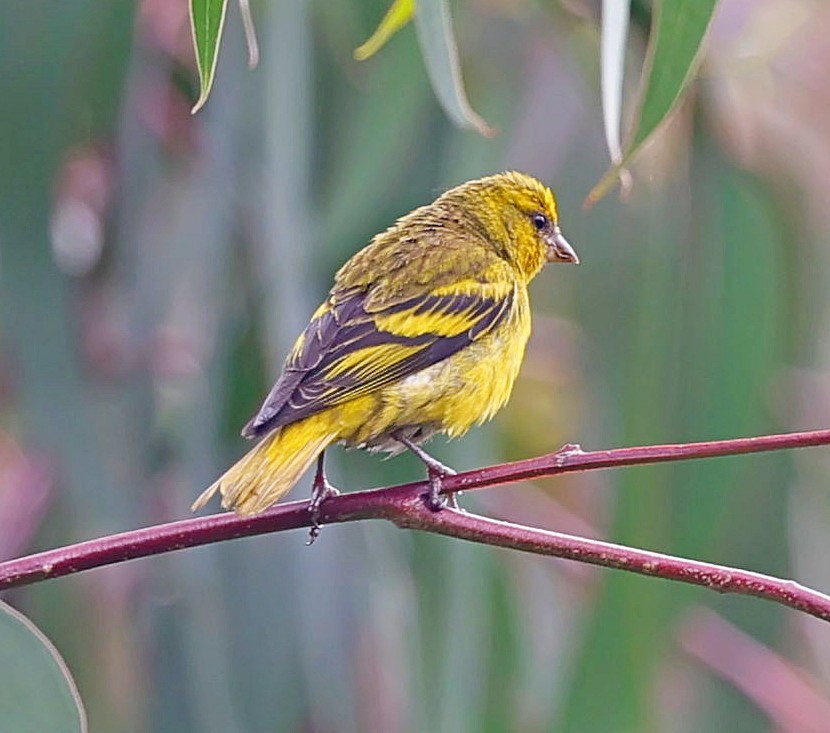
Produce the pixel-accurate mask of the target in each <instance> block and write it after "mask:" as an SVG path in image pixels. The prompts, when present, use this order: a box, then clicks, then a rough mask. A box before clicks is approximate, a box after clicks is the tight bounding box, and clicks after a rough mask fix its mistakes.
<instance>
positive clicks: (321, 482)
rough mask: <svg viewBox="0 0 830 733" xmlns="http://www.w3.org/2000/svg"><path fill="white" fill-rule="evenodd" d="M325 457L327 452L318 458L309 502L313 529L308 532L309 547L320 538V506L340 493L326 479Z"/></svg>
mask: <svg viewBox="0 0 830 733" xmlns="http://www.w3.org/2000/svg"><path fill="white" fill-rule="evenodd" d="M325 456H326V452H325V451H322V452H321V453H320V455H319V456H318V457H317V472H316V473H315V474H314V482H313V483H312V484H311V498H310V499H309V500H308V512H309V514H311V529H310V530H309V532H308V542H306V544H307V545H311V544H314V540H316V539H317V537H319V536H320V506H321V505H322V503H323V502H324V501H325V500H326V499H328V498H329V497H330V496H337V495H338V494H339V493H340V492H339V491H338V490H337V489H336V488H335V487H334V486H332V485H331V484H330V483H329V480H328V479H327V478H326V467H325V463H324V461H325Z"/></svg>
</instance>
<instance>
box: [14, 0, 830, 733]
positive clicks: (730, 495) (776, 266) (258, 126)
mask: <svg viewBox="0 0 830 733" xmlns="http://www.w3.org/2000/svg"><path fill="white" fill-rule="evenodd" d="M385 9H386V3H385V2H382V1H381V0H366V1H365V2H356V0H344V1H342V2H325V1H317V2H307V1H306V0H291V2H287V1H285V0H273V1H269V2H263V3H260V4H258V5H255V7H254V13H255V19H256V22H257V28H258V33H259V39H260V43H261V47H262V63H261V65H260V67H259V68H258V69H256V70H255V71H253V72H250V71H248V70H247V68H246V52H245V45H244V39H243V35H242V30H241V23H240V19H239V13H238V10H237V8H236V6H235V5H234V4H233V3H231V6H230V9H229V17H228V22H227V27H226V34H225V41H224V45H223V48H222V51H221V53H220V60H219V68H218V71H217V76H216V82H215V86H214V90H213V94H212V96H211V98H210V100H209V102H208V104H207V105H206V107H205V108H204V110H203V111H202V112H200V113H199V114H198V115H196V116H195V117H194V116H191V115H190V107H191V105H192V102H193V100H194V99H195V97H196V87H195V78H196V77H195V72H194V67H193V62H192V53H193V52H192V48H191V38H190V30H189V26H188V22H187V6H186V3H185V2H184V0H182V2H171V1H170V0H137V1H136V2H111V1H110V0H73V2H59V1H58V0H41V1H40V2H37V3H31V2H26V1H25V0H5V2H3V3H2V4H0V70H1V73H0V100H2V101H1V102H0V298H2V320H0V551H2V553H3V556H4V558H8V557H14V556H17V555H20V554H23V553H26V552H30V551H35V550H38V549H44V548H49V547H55V546H58V545H61V544H66V543H69V542H73V541H78V540H81V539H85V538H89V537H94V536H98V535H102V534H106V533H110V532H116V531H122V530H126V529H130V528H134V527H139V526H144V525H147V524H151V523H156V522H161V521H168V520H173V519H178V518H183V517H185V516H187V515H188V506H189V504H190V502H191V501H192V500H193V499H194V498H195V497H196V496H197V495H198V494H199V493H200V491H201V490H202V489H203V488H204V487H205V486H206V485H207V484H208V483H210V482H211V481H212V480H213V478H215V477H216V476H217V475H218V473H219V472H221V470H222V468H223V467H225V466H227V465H228V464H229V463H230V462H231V461H232V460H233V459H234V458H235V457H237V456H239V455H240V454H241V452H242V451H243V450H244V449H245V444H244V441H242V439H241V438H238V437H237V436H238V430H239V427H240V426H241V425H242V423H243V422H244V421H245V420H246V419H247V418H248V417H249V415H250V414H251V413H252V412H253V411H254V410H255V409H256V407H257V406H258V404H259V400H260V398H261V396H262V394H263V393H264V391H265V390H266V389H267V388H268V386H269V385H270V381H271V380H272V379H273V377H275V376H276V374H277V372H278V369H279V367H280V364H281V362H282V358H283V355H284V354H285V352H286V349H287V348H288V346H289V345H290V343H291V342H293V339H294V336H295V335H296V333H297V332H298V331H299V330H300V329H301V328H302V326H303V325H304V324H305V321H306V319H307V318H308V316H309V315H310V313H311V312H312V310H313V309H314V307H315V306H316V304H317V303H318V302H319V300H320V299H321V298H322V297H323V295H324V293H325V291H326V290H327V288H328V286H329V283H330V278H331V275H332V273H333V271H334V270H335V268H336V267H338V266H339V265H340V264H341V263H342V262H343V261H344V260H345V259H346V258H347V257H348V256H349V255H350V254H352V253H353V252H355V251H356V250H357V249H359V248H360V247H362V246H363V245H364V244H366V242H367V241H368V239H369V238H370V237H371V235H372V234H374V233H375V232H376V231H379V230H380V229H382V228H384V227H386V226H387V225H389V224H390V223H391V222H392V221H393V220H394V219H395V217H397V216H399V215H401V214H403V213H405V212H406V211H408V210H409V209H411V208H413V207H414V206H417V205H420V204H422V203H425V202H428V201H430V200H432V199H433V198H434V197H435V196H436V195H437V194H438V193H439V192H440V191H442V190H443V189H445V188H446V187H449V186H451V185H454V184H456V183H459V182H461V181H463V180H465V179H468V178H472V177H476V176H479V175H483V174H486V173H490V172H494V171H498V170H503V169H508V168H515V169H520V170H524V171H527V172H529V173H532V174H535V175H537V176H539V177H540V178H542V179H543V180H545V181H546V182H548V183H549V184H550V185H551V186H553V187H554V189H555V190H556V192H557V194H558V197H559V200H560V210H561V216H562V225H563V229H564V231H565V233H566V234H567V236H568V238H569V239H570V241H571V242H572V243H573V244H574V245H575V246H576V248H577V249H578V251H579V254H580V256H581V258H582V261H583V264H582V265H581V266H580V267H579V268H560V267H551V268H548V270H546V271H545V272H544V273H543V274H542V275H541V276H540V277H539V278H538V279H537V280H536V281H535V282H534V284H533V288H532V298H533V304H534V313H535V322H534V328H535V330H534V336H533V338H532V340H531V343H530V346H529V352H528V356H527V361H526V364H525V367H524V369H523V372H522V376H521V378H520V381H519V383H518V384H517V387H516V391H515V394H514V398H513V400H512V402H511V403H510V405H509V406H508V408H506V409H505V410H504V412H503V413H501V414H500V415H499V417H498V418H497V419H496V420H495V421H494V422H493V423H492V424H491V425H489V426H486V427H484V428H481V429H479V430H476V431H474V432H473V433H471V434H470V435H468V436H467V437H466V438H465V439H463V440H462V441H459V442H457V443H453V444H447V445H445V444H443V442H442V441H441V440H440V439H439V440H437V441H435V443H434V444H433V447H434V449H435V452H436V454H437V455H439V457H441V458H442V459H444V460H446V461H448V462H449V463H450V464H452V465H454V466H455V467H456V468H472V467H475V466H479V465H484V464H486V463H492V462H498V461H502V460H507V459H513V458H520V457H529V456H532V455H536V454H539V453H542V452H548V451H551V450H554V449H556V448H557V447H559V446H560V445H561V444H563V443H565V442H579V443H581V444H582V445H583V447H585V448H605V447H613V446H622V445H635V444H640V443H658V442H682V441H689V440H706V439H715V438H727V437H736V436H744V435H753V434H762V433H767V432H775V431H784V430H788V429H807V428H813V427H827V425H828V422H827V420H826V418H825V417H824V415H825V413H826V412H827V411H828V409H830V376H829V375H830V372H828V369H830V333H828V326H830V297H828V293H830V287H828V285H829V284H830V246H829V245H830V207H828V205H827V202H828V200H830V83H828V82H827V80H826V72H825V70H826V69H827V68H828V65H830V40H828V39H830V11H828V8H827V6H826V5H824V4H822V3H819V2H810V1H808V0H763V2H749V0H724V1H723V2H722V3H721V5H720V7H719V11H718V13H717V15H716V18H715V20H714V24H713V27H712V29H711V33H710V36H709V39H708V43H707V46H706V53H705V56H704V62H703V67H702V71H701V79H700V80H698V81H697V82H696V84H695V86H694V87H693V89H692V92H691V93H690V94H689V95H688V96H687V98H686V99H685V101H684V103H683V105H682V106H681V109H680V110H679V111H678V113H677V114H676V115H675V116H674V118H673V120H672V122H671V124H670V125H668V126H667V127H665V128H664V129H663V131H662V132H661V134H660V135H659V136H658V138H657V139H655V140H654V141H653V142H652V143H651V144H650V145H649V146H648V147H647V149H646V151H645V152H644V154H643V156H641V158H640V159H639V162H638V164H637V166H636V168H635V171H634V173H635V181H636V185H635V188H634V190H633V194H632V196H631V198H630V200H628V201H627V202H625V203H623V202H620V201H619V200H617V199H616V198H613V197H611V198H609V199H607V200H604V201H603V202H601V203H600V204H599V205H597V206H596V207H595V208H594V209H593V210H591V211H589V212H586V211H583V210H582V208H581V202H582V199H583V198H584V196H585V195H586V193H587V192H588V190H589V189H590V188H591V186H592V185H593V184H594V183H595V182H596V181H597V179H598V178H599V177H600V176H601V175H602V173H603V172H604V170H605V168H606V167H607V165H608V161H607V153H606V152H605V145H604V141H603V135H602V127H601V112H600V109H599V90H598V74H599V72H598V61H597V59H598V3H595V2H587V1H586V2H581V1H580V0H570V1H569V2H561V3H559V2H544V3H536V2H521V1H519V0H512V1H511V0H464V1H463V2H459V3H457V4H455V5H454V6H453V12H454V20H455V27H456V31H457V34H458V41H459V46H460V52H461V58H462V63H463V70H464V77H465V81H466V85H467V90H468V93H469V96H470V99H471V102H472V104H473V106H474V107H475V108H476V110H477V111H478V112H480V113H481V114H482V116H483V117H484V118H485V119H486V120H487V121H488V122H490V123H491V124H494V125H496V126H497V127H498V128H499V130H500V134H499V135H498V136H497V137H495V138H494V139H490V140H488V139H484V138H482V137H480V136H478V135H476V134H475V133H471V132H464V131H460V130H458V129H456V128H453V127H452V126H451V125H450V124H449V123H448V121H447V120H446V118H445V116H444V114H443V112H442V111H441V110H440V108H439V107H438V105H437V103H436V101H435V98H434V95H433V93H432V91H431V89H430V87H429V84H428V81H427V78H426V74H425V72H424V68H423V62H422V59H421V57H420V53H419V50H418V47H417V43H416V40H415V33H414V30H413V28H411V27H409V28H407V29H405V30H404V31H402V32H401V33H400V34H399V35H398V36H396V37H395V38H394V39H393V41H392V42H391V43H390V44H389V45H388V46H387V47H386V48H384V49H383V50H382V51H381V52H380V53H379V54H378V55H377V56H376V57H374V58H372V59H371V60H369V61H368V62H364V63H361V64H358V63H357V62H355V61H354V60H353V59H352V56H351V53H352V50H353V49H354V48H355V47H356V46H357V45H358V44H359V43H361V42H362V41H363V40H365V38H366V37H367V36H368V35H369V34H370V33H371V31H372V30H373V29H374V27H375V26H376V24H377V23H378V21H379V20H380V18H381V17H382V15H383V13H384V11H385ZM640 15H642V13H641V14H640ZM634 20H635V22H634V25H633V27H632V43H631V48H630V62H631V73H630V74H629V77H630V80H631V81H630V82H629V87H630V89H629V92H628V95H629V97H632V98H633V96H634V94H635V91H636V83H637V81H636V80H637V76H638V73H639V68H640V65H641V63H642V56H643V51H644V43H645V37H646V25H645V21H644V19H643V17H640V16H637V15H635V19H634ZM331 458H332V460H331V471H332V477H333V478H334V480H335V483H337V484H339V485H341V486H345V487H349V488H358V487H366V486H376V485H382V484H385V483H392V482H399V481H404V480H412V479H413V478H416V477H419V476H420V475H421V468H420V466H419V465H418V463H417V461H415V460H411V459H410V458H409V457H408V456H402V457H400V458H397V459H394V460H392V461H388V462H380V461H379V460H378V459H377V458H376V457H372V456H365V455H362V454H358V453H345V452H342V451H339V450H335V451H333V452H332V456H331ZM828 471H830V463H828V460H827V453H826V451H823V450H821V449H817V450H814V451H805V452H802V453H797V454H780V455H765V456H749V457H744V458H734V459H723V460H719V461H707V462H694V463H688V464H682V465H674V466H663V467H648V468H634V469H626V470H620V471H613V472H603V473H597V472H595V473H591V474H588V475H584V476H569V477H563V478H559V479H556V480H546V481H539V482H537V483H534V484H530V483H528V484H526V485H516V486H512V487H509V488H501V489H498V488H497V489H493V490H490V491H487V492H478V493H477V494H476V495H475V496H467V497H465V498H464V499H463V502H464V503H465V504H466V505H467V506H468V507H470V508H471V509H475V510H480V511H482V512H485V513H487V514H490V515H493V516H498V517H503V518H507V519H511V520H514V521H519V522H526V523H530V524H534V525H537V526H543V527H548V528H553V529H560V530H564V531H571V532H575V533H579V534H587V535H591V536H597V537H607V538H611V539H613V540H614V541H618V542H624V543H630V544H634V545H637V546H641V547H647V548H652V549H657V550H660V551H664V552H671V553H680V554H684V555H690V556H693V557H696V558H700V559H705V560H710V561H714V562H721V563H725V564H733V565H739V566H741V567H746V568H749V569H753V570H758V571H761V572H767V573H773V574H782V575H785V576H788V577H795V578H797V579H798V580H800V581H801V582H804V583H806V584H811V585H813V586H815V587H818V588H824V589H828V588H830V566H828V565H827V563H826V558H827V556H828V552H830V533H828V528H830V500H828V494H827V491H826V486H827V482H828ZM306 490H307V482H303V483H302V485H301V486H299V487H298V488H297V490H296V491H295V493H294V496H296V497H302V496H305V492H306ZM304 541H305V534H304V533H302V532H294V533H286V534H281V535H276V536H270V537H264V538H260V539H255V540H254V539H252V540H241V541H234V542H229V543H225V544H222V545H217V546H213V547H208V548H204V549H199V550H191V551H187V552H182V553H177V554H173V555H169V556H165V557H157V558H152V559H148V560H143V561H138V562H133V563H129V564H125V565H120V566H117V567H112V568H107V569H102V570H98V571H94V572H90V573H87V574H84V575H81V576H76V577H69V578H65V579H62V580H56V581H51V582H49V583H45V584H42V585H37V586H33V587H30V588H24V589H21V590H18V591H14V592H11V593H8V594H6V596H5V600H7V601H9V602H10V603H12V604H13V605H14V606H15V607H17V608H19V609H20V610H22V611H23V612H24V613H26V614H27V615H28V616H29V617H30V618H31V619H33V620H34V621H35V622H36V623H37V624H38V625H39V626H40V627H41V629H43V631H44V632H45V633H46V634H47V635H48V636H49V638H50V639H51V640H52V641H53V642H54V643H55V645H56V646H57V648H58V649H59V650H60V651H61V653H62V654H63V655H64V657H65V658H66V661H67V663H68V665H69V667H70V669H71V670H72V672H73V673H74V675H75V678H76V680H77V682H78V686H79V688H80V692H81V695H82V697H83V699H84V701H85V703H86V706H87V709H88V712H89V716H90V728H91V730H93V731H116V730H117V731H128V732H131V731H136V732H137V731H159V732H160V733H161V732H167V731H170V732H172V731H175V732H176V733H188V732H189V731H193V732H194V733H195V732H196V731H199V732H200V733H203V732H208V733H210V732H213V731H215V732H216V733H219V732H220V731H221V732H222V733H237V732H239V733H242V732H245V733H247V732H249V731H250V732H251V733H265V732H267V731H292V732H293V731H302V732H306V731H309V732H310V731H313V732H314V733H318V732H319V733H328V732H329V731H337V732H340V731H343V732H344V733H349V732H352V731H361V732H362V731H367V732H370V731H384V732H390V733H394V732H396V731H401V732H403V731H430V732H435V733H439V732H447V733H449V732H452V733H455V732H459V733H463V732H466V731H469V732H471V733H472V732H476V733H478V732H479V731H492V732H493V733H496V732H499V731H520V732H522V733H524V732H526V733H535V732H536V731H568V732H570V731H574V732H577V733H582V732H583V731H584V732H585V733H598V732H599V733H601V732H605V731H607V732H609V733H610V732H621V733H627V732H629V731H631V732H634V731H638V732H639V731H646V732H647V731H655V732H656V731H672V732H676V731H680V732H681V733H682V732H683V731H713V732H715V731H717V732H720V731H726V730H728V731H753V732H754V731H816V732H817V733H818V732H820V731H824V730H826V729H827V725H828V723H827V721H828V720H829V719H830V712H828V711H830V701H829V700H828V692H830V690H829V689H828V682H830V629H829V628H828V627H827V626H826V625H825V624H822V623H821V622H819V621H816V620H815V619H812V618H805V617H803V616H800V615H798V614H795V613H793V612H788V611H783V610H782V609H780V608H778V607H776V606H774V605H772V604H769V603H766V602H763V601H760V600H757V599H748V598H734V597H720V596H716V595H715V594H713V593H711V592H709V591H706V590H703V589H698V588H687V587H683V586H680V585H678V584H673V583H669V582H665V581H659V580H654V579H646V578H641V577H637V576H631V575H628V574H625V573H621V572H612V571H605V570H598V569H596V568H589V567H583V566H579V565H575V564H573V563H566V562H563V561H556V560H550V559H543V558H538V557H531V556H526V555H522V554H519V553H515V552H508V551H502V550H494V549H491V548H486V547H480V546H475V545H469V544H464V543H462V542H460V541H453V540H448V539H445V538H440V537H433V536H427V535H422V534H417V533H412V532H404V531H400V530H398V529H396V528H394V527H393V526H391V525H387V524H384V523H370V522H365V523H357V524H350V525H344V526H336V527H328V528H326V529H325V530H324V532H323V534H322V536H321V538H320V540H319V541H318V542H317V543H316V544H315V546H314V547H313V548H311V549H308V548H306V547H305V546H304Z"/></svg>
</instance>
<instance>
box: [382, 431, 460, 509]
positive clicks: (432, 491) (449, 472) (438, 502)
mask: <svg viewBox="0 0 830 733" xmlns="http://www.w3.org/2000/svg"><path fill="white" fill-rule="evenodd" d="M393 437H394V438H395V440H397V441H398V442H399V443H401V444H402V445H405V446H406V447H407V448H409V450H411V451H412V452H413V453H414V454H415V455H416V456H418V458H420V459H421V461H422V463H423V464H424V465H425V466H426V467H427V475H428V476H429V508H430V509H432V510H433V511H436V512H437V511H438V510H439V509H443V508H444V507H445V506H446V505H447V504H449V505H450V506H451V507H452V508H453V509H458V499H456V498H455V493H456V492H453V493H451V494H449V495H448V496H447V500H446V501H444V499H442V498H441V489H443V488H444V478H446V477H447V476H455V473H456V472H455V471H454V470H453V469H452V468H450V467H449V466H445V465H444V464H443V463H441V461H439V460H438V459H437V458H433V457H432V456H431V455H430V454H429V453H427V452H426V451H425V450H424V449H423V448H421V446H420V445H418V444H417V443H415V442H413V441H412V440H410V439H409V438H407V437H406V436H405V435H402V434H400V433H398V434H395V435H393Z"/></svg>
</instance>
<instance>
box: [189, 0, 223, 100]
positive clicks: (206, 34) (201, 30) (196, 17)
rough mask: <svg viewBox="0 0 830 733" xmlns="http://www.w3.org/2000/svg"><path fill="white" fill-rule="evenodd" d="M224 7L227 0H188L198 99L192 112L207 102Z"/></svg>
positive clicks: (217, 53) (213, 72)
mask: <svg viewBox="0 0 830 733" xmlns="http://www.w3.org/2000/svg"><path fill="white" fill-rule="evenodd" d="M227 9H228V0H190V28H191V30H192V32H193V48H194V49H195V50H196V68H197V69H198V71H199V99H198V100H196V104H195V105H193V109H192V110H191V112H192V113H193V114H195V113H196V112H198V111H199V110H200V109H201V108H202V107H203V106H204V104H205V102H207V98H208V95H209V94H210V89H211V87H212V86H213V77H214V75H215V73H216V60H217V59H218V58H219V44H220V42H221V40H222V29H223V28H224V26H225V14H226V12H227Z"/></svg>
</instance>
